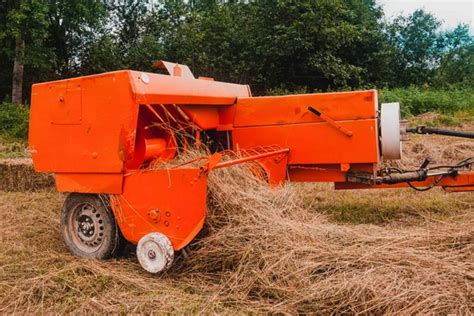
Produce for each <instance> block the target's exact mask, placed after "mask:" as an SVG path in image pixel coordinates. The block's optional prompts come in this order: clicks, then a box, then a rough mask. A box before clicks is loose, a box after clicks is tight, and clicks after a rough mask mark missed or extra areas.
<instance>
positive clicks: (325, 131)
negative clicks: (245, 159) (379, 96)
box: [232, 119, 379, 165]
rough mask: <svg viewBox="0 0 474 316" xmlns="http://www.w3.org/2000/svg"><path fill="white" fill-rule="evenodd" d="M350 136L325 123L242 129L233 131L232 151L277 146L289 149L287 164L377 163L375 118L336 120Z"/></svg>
mask: <svg viewBox="0 0 474 316" xmlns="http://www.w3.org/2000/svg"><path fill="white" fill-rule="evenodd" d="M338 123H339V124H340V125H342V126H344V127H345V128H347V129H348V130H351V131H352V132H353V136H352V137H348V136H346V135H345V134H343V133H341V132H340V131H339V130H338V129H336V128H334V127H333V126H331V125H329V124H328V123H306V124H290V125H276V126H258V127H243V128H236V129H234V130H233V133H232V139H233V145H234V148H236V149H238V148H242V149H245V148H252V147H255V146H270V145H279V146H281V147H283V148H289V149H290V153H289V156H288V164H289V165H291V164H340V163H377V162H378V161H379V152H378V140H377V122H376V119H367V120H358V121H340V122H338Z"/></svg>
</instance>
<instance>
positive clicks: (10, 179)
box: [0, 158, 54, 191]
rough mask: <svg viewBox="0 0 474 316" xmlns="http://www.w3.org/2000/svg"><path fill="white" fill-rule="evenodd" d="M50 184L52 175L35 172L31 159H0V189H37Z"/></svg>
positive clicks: (52, 184) (52, 182) (47, 186)
mask: <svg viewBox="0 0 474 316" xmlns="http://www.w3.org/2000/svg"><path fill="white" fill-rule="evenodd" d="M52 186H54V179H53V176H52V175H51V174H45V173H36V172H35V170H34V168H33V163H32V161H31V159H28V158H16V159H2V160H0V191H38V190H41V189H44V188H49V187H52Z"/></svg>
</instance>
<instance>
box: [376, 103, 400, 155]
mask: <svg viewBox="0 0 474 316" xmlns="http://www.w3.org/2000/svg"><path fill="white" fill-rule="evenodd" d="M380 133H381V135H380V137H381V146H382V156H383V158H384V159H387V160H388V159H400V158H401V157H402V144H401V142H400V104H399V103H383V104H382V107H381V110H380Z"/></svg>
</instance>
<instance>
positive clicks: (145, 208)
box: [112, 169, 207, 250]
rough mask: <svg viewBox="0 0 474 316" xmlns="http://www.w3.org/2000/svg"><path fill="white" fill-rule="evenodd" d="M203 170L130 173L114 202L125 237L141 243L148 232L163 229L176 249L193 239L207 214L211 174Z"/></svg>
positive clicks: (135, 242) (162, 170)
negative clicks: (203, 172) (204, 172)
mask: <svg viewBox="0 0 474 316" xmlns="http://www.w3.org/2000/svg"><path fill="white" fill-rule="evenodd" d="M199 173H200V170H199V169H161V170H146V171H137V172H135V173H132V174H130V175H126V176H125V178H124V184H123V193H122V194H121V195H116V196H115V197H114V198H113V201H112V202H113V203H112V205H113V210H114V214H115V217H116V219H117V222H118V224H119V226H120V229H121V231H122V234H123V235H124V237H125V238H126V239H127V240H128V241H130V242H131V243H134V244H137V243H138V241H139V240H140V238H142V237H143V236H144V235H146V234H148V233H150V232H161V233H163V234H165V235H166V236H167V237H168V238H169V239H170V241H171V243H172V244H173V248H174V249H175V250H178V249H181V248H183V247H185V246H186V245H187V244H188V243H189V242H191V240H192V239H193V238H194V237H195V236H196V235H197V233H198V232H199V231H200V230H201V228H202V226H203V223H204V219H205V216H206V187H207V185H206V184H207V177H206V175H205V174H203V175H201V176H199ZM151 212H153V213H151Z"/></svg>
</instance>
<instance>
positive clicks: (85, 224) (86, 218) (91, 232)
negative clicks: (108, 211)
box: [68, 203, 105, 253]
mask: <svg viewBox="0 0 474 316" xmlns="http://www.w3.org/2000/svg"><path fill="white" fill-rule="evenodd" d="M104 229H105V226H104V218H103V214H102V213H101V212H100V211H99V210H98V209H97V208H96V207H95V206H94V205H92V204H91V203H80V204H78V205H77V206H76V207H75V208H74V211H73V212H71V213H70V216H69V218H68V230H69V232H68V233H69V235H70V236H71V238H72V240H73V241H74V243H75V244H76V246H77V247H78V248H79V249H80V250H81V251H84V252H87V253H92V252H95V251H97V249H99V248H100V246H101V245H102V243H103V241H104Z"/></svg>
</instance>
